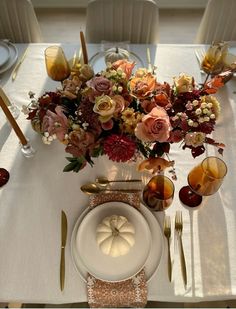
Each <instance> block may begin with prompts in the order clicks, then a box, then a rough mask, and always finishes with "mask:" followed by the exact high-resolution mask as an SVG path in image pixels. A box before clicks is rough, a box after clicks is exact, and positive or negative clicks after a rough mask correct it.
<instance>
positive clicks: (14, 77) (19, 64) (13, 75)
mask: <svg viewBox="0 0 236 309" xmlns="http://www.w3.org/2000/svg"><path fill="white" fill-rule="evenodd" d="M27 51H28V47H27V48H26V50H25V51H24V53H23V55H22V57H21V59H20V61H19V62H18V63H17V65H16V66H15V68H14V70H13V73H12V77H11V79H12V81H14V80H15V79H16V76H17V73H18V70H19V68H20V66H21V64H22V62H23V61H24V59H25V56H26V54H27Z"/></svg>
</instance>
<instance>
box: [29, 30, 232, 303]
mask: <svg viewBox="0 0 236 309" xmlns="http://www.w3.org/2000/svg"><path fill="white" fill-rule="evenodd" d="M108 50H109V49H108ZM111 52H113V53H115V54H114V55H113V54H112V55H109V56H110V57H111V58H109V63H107V66H106V67H105V69H104V70H102V71H101V72H96V73H95V72H94V68H93V67H92V66H91V65H90V63H89V57H88V53H87V48H86V44H85V40H84V36H83V33H81V52H80V53H79V55H80V54H81V57H80V56H79V57H77V53H75V54H74V57H73V59H71V60H68V59H67V58H66V55H65V52H64V51H63V49H62V47H61V46H56V45H55V46H49V47H47V48H46V49H45V53H44V56H45V70H46V72H47V74H48V76H49V77H50V78H51V79H53V80H55V81H57V82H58V84H59V86H58V88H57V89H54V90H52V91H50V92H46V93H44V94H43V95H42V96H40V97H39V98H36V97H35V94H33V93H30V98H29V104H28V105H27V106H23V111H24V113H25V115H26V118H27V121H29V123H30V124H31V126H32V129H33V130H34V131H35V132H37V133H38V134H39V135H40V136H41V139H42V142H43V143H44V144H45V145H47V146H49V147H50V145H51V144H52V143H56V142H59V143H61V144H62V145H63V147H64V151H65V153H66V160H67V161H68V162H67V165H66V166H65V167H64V169H63V167H62V170H63V171H64V172H65V173H68V172H72V171H73V172H75V173H79V175H80V173H81V171H83V170H84V169H85V168H86V167H95V165H96V162H97V159H98V158H100V157H102V158H103V159H104V162H106V160H107V161H109V162H113V164H114V166H116V167H117V168H118V169H119V164H126V166H127V170H128V169H129V170H131V171H132V172H131V174H130V177H126V178H125V177H118V176H117V177H116V176H114V177H111V176H110V175H109V174H107V173H104V174H105V175H102V174H101V173H100V175H98V176H97V177H94V179H91V180H90V181H89V182H83V183H81V186H80V192H79V194H85V195H86V196H87V198H88V199H87V202H84V204H83V205H81V207H82V208H83V209H84V210H83V211H82V212H81V213H80V215H79V216H78V217H77V218H74V222H75V224H74V226H73V227H72V235H70V238H69V235H67V229H68V225H70V224H71V222H68V221H67V216H66V212H65V211H62V213H61V222H60V224H61V244H60V250H61V251H60V252H61V263H60V289H61V291H62V293H63V291H64V290H65V289H66V281H65V278H66V276H65V274H66V270H67V259H68V256H67V255H66V254H65V247H66V246H70V248H69V251H70V253H71V258H72V260H73V264H74V268H75V271H76V272H77V274H78V276H79V278H80V279H81V280H82V281H83V283H84V284H86V287H87V297H88V303H89V305H90V306H91V307H97V306H101V307H107V306H109V307H110V306H113V307H124V306H137V307H139V306H141V307H143V306H145V304H146V302H147V294H148V283H150V282H151V281H152V279H153V278H154V276H155V274H156V272H157V271H158V268H159V267H160V264H161V261H163V260H162V259H163V257H164V256H165V257H166V260H165V261H163V265H165V266H166V269H165V274H166V278H165V280H166V282H167V283H168V284H169V285H172V284H173V272H172V268H173V258H172V256H171V252H172V250H171V246H172V244H171V239H172V235H173V232H172V225H171V217H170V216H169V215H168V212H169V208H170V207H171V205H173V204H174V202H176V201H177V199H178V202H179V204H178V205H179V207H177V210H176V213H175V218H174V220H175V221H174V222H175V224H174V226H175V228H174V231H175V232H174V235H175V237H176V239H177V243H178V251H179V262H180V267H181V273H182V282H183V287H184V289H187V287H188V286H189V285H190V281H189V280H188V272H187V270H188V258H189V257H186V256H185V250H184V241H182V237H183V235H184V219H183V215H182V213H183V212H184V210H185V209H188V210H191V211H198V209H200V207H201V203H202V197H204V196H208V195H212V194H214V193H216V192H217V191H218V190H219V189H220V187H221V184H222V183H223V179H224V177H225V176H226V174H227V166H226V164H225V162H224V161H223V159H221V157H222V154H223V152H224V148H225V145H224V144H223V142H221V141H218V140H214V139H213V138H212V136H211V133H212V132H213V131H214V130H215V125H216V123H217V120H218V117H219V114H220V102H218V100H217V99H216V98H215V96H214V94H215V93H216V92H217V91H218V89H219V88H221V87H223V86H224V79H223V77H222V76H219V75H216V76H213V77H211V79H210V80H208V79H207V80H206V81H205V82H204V83H203V84H201V85H198V84H197V83H195V81H194V77H193V76H188V75H187V74H184V73H181V74H180V75H179V76H176V77H174V78H173V83H172V84H168V83H167V82H164V83H160V82H159V81H158V79H157V76H156V72H155V67H154V65H153V64H152V63H151V59H150V50H149V49H148V48H147V64H148V68H145V67H142V68H140V67H137V68H136V69H135V62H133V61H132V62H131V61H130V60H129V59H128V58H126V57H125V55H126V53H125V52H123V51H122V50H119V48H118V47H117V48H116V49H115V50H112V51H111ZM118 53H121V54H122V57H121V58H119V55H117V54H118ZM106 56H107V59H108V55H106ZM106 56H104V55H103V57H106ZM116 57H117V58H116ZM104 59H105V58H104ZM110 61H111V62H110ZM173 144H178V145H179V146H180V151H183V152H188V153H189V154H190V155H191V156H192V158H196V157H199V156H200V155H203V154H204V156H205V159H204V160H202V162H201V163H200V164H198V165H195V164H194V163H193V164H192V165H193V167H192V170H190V171H189V173H188V177H187V179H186V184H187V183H188V185H189V186H184V187H182V188H181V189H180V191H179V192H176V187H177V186H176V185H175V184H176V182H178V181H179V180H178V174H177V172H176V164H178V162H175V160H173V158H172V153H171V149H172V147H173ZM208 147H213V148H214V149H215V153H216V154H215V156H212V157H211V156H209V155H208ZM194 165H195V166H194ZM134 171H135V173H134ZM136 173H138V175H140V176H139V177H132V175H137V174H136ZM144 178H145V181H144ZM181 185H184V183H183V184H181ZM78 190H79V188H78ZM181 206H183V208H180V207H181ZM171 212H172V211H171ZM162 219H163V220H162ZM175 280H176V278H175ZM127 291H128V293H129V297H126V294H127ZM137 295H140V296H139V297H138V296H137Z"/></svg>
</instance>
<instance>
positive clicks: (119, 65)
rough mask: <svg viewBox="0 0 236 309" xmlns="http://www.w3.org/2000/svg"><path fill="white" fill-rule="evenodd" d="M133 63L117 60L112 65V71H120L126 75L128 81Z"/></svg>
mask: <svg viewBox="0 0 236 309" xmlns="http://www.w3.org/2000/svg"><path fill="white" fill-rule="evenodd" d="M134 66H135V62H129V61H127V60H126V59H121V60H117V61H115V62H113V63H112V69H115V70H117V69H121V70H122V71H123V72H124V73H125V74H126V79H127V80H128V79H129V78H130V76H131V74H132V71H133V68H134Z"/></svg>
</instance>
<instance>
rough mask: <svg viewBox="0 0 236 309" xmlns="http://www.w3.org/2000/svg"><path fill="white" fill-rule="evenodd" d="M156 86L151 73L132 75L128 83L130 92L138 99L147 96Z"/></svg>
mask: <svg viewBox="0 0 236 309" xmlns="http://www.w3.org/2000/svg"><path fill="white" fill-rule="evenodd" d="M156 86H157V82H156V78H155V77H154V76H153V75H152V74H151V73H147V74H145V75H143V76H142V77H134V78H132V79H131V80H130V84H129V87H130V92H131V94H132V95H133V96H134V97H136V98H138V99H145V98H146V97H148V96H149V95H150V94H151V93H152V92H153V91H154V90H155V89H156Z"/></svg>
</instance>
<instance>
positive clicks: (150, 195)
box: [143, 175, 175, 211]
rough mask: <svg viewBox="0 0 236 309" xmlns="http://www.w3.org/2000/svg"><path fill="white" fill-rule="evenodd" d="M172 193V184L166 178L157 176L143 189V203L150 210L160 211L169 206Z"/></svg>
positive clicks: (173, 188)
mask: <svg viewBox="0 0 236 309" xmlns="http://www.w3.org/2000/svg"><path fill="white" fill-rule="evenodd" d="M174 191H175V187H174V184H173V182H172V181H171V180H170V179H169V178H168V177H166V176H164V175H157V176H154V177H152V178H151V179H150V181H149V182H148V184H147V185H146V186H145V187H144V190H143V201H144V203H145V204H146V205H147V206H148V207H149V208H150V209H151V210H154V211H162V210H165V209H166V208H168V207H169V206H170V205H171V203H172V201H173V197H174Z"/></svg>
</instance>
